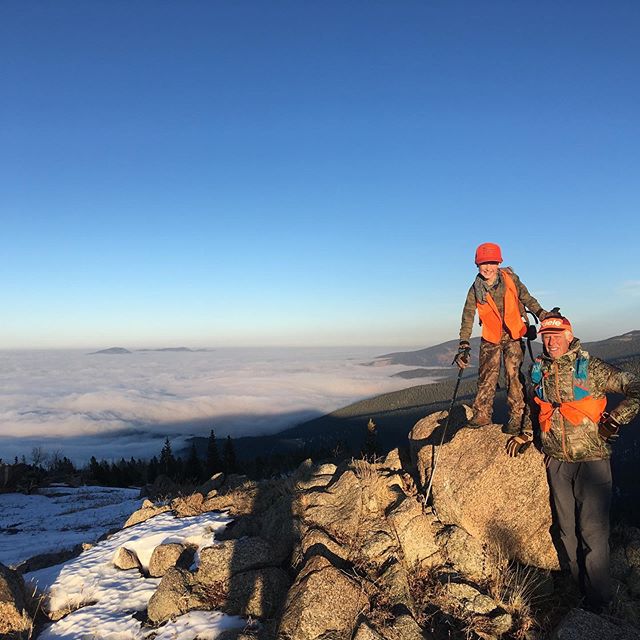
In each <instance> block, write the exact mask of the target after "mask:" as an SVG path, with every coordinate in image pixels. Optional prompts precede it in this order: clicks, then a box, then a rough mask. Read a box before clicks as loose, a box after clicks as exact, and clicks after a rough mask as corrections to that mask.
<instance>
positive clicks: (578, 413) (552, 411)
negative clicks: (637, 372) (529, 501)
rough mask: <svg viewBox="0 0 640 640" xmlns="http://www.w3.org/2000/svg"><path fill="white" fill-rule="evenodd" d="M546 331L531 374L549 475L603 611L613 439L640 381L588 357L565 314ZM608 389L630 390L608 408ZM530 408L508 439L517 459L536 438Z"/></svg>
mask: <svg viewBox="0 0 640 640" xmlns="http://www.w3.org/2000/svg"><path fill="white" fill-rule="evenodd" d="M540 334H541V335H542V342H543V344H544V351H543V354H542V356H540V357H539V358H537V359H536V362H535V363H534V365H533V367H532V368H531V374H530V375H531V383H532V385H533V402H534V403H535V405H532V406H533V407H535V406H537V408H538V410H539V418H538V422H539V424H540V432H541V433H540V439H541V443H542V451H543V452H544V454H545V455H546V456H547V479H548V482H549V488H550V491H551V496H552V499H553V504H554V507H555V511H556V518H557V525H558V528H559V532H560V539H561V541H562V545H563V546H564V549H565V552H566V554H567V557H568V561H569V568H570V570H571V575H572V577H573V579H574V580H575V581H576V582H577V583H578V584H579V586H580V588H581V590H582V591H583V593H584V594H585V596H586V598H587V603H588V604H589V605H590V607H591V608H592V609H594V610H596V611H600V610H602V609H603V608H606V606H607V605H608V603H609V602H610V600H611V581H610V577H609V504H610V502H611V464H610V462H609V458H610V457H611V443H612V442H614V441H615V439H616V438H617V437H618V430H619V428H620V425H623V424H627V423H628V422H630V421H631V420H633V418H635V416H636V415H637V414H638V412H639V411H640V379H638V378H637V377H636V376H634V375H633V374H631V373H628V372H626V371H621V370H620V369H618V368H617V367H614V366H612V365H610V364H607V363H606V362H603V361H602V360H600V359H599V358H595V357H591V356H589V354H588V353H587V352H586V351H583V350H582V348H581V346H580V341H579V340H578V339H577V338H574V337H573V330H572V328H571V323H570V322H569V320H567V318H565V317H563V316H561V315H560V314H559V313H553V314H552V313H551V312H549V314H548V315H547V317H546V318H545V319H544V320H543V321H542V324H541V325H540ZM607 393H617V394H622V395H624V396H625V399H623V400H622V402H620V403H619V404H618V405H617V406H616V407H615V408H614V409H612V410H611V412H610V413H606V412H605V407H606V405H607V396H606V394H607ZM528 414H529V410H528V411H527V416H525V425H526V428H525V429H523V431H522V433H521V434H520V435H517V436H513V437H512V438H509V440H508V442H507V446H506V448H507V453H508V454H509V455H510V456H512V457H515V456H517V455H518V454H520V453H522V452H523V451H524V450H525V449H526V448H527V447H528V446H529V444H530V443H531V442H532V440H533V434H532V428H531V423H530V420H529V415H528Z"/></svg>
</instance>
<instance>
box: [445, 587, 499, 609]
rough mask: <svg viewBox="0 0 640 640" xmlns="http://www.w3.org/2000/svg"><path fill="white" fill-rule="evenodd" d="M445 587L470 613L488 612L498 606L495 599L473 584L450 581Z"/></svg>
mask: <svg viewBox="0 0 640 640" xmlns="http://www.w3.org/2000/svg"><path fill="white" fill-rule="evenodd" d="M444 588H445V591H446V592H447V593H448V595H449V596H450V597H452V598H454V599H455V600H456V601H457V602H458V603H459V604H460V606H461V607H462V608H463V609H464V610H465V611H469V612H470V613H480V614H487V613H491V612H492V611H494V610H495V609H496V608H497V607H498V604H497V603H496V602H495V600H493V599H492V598H490V597H489V596H485V595H483V594H482V593H480V592H479V591H478V590H477V589H476V588H474V587H472V586H471V585H468V584H461V583H456V582H449V583H448V584H446V585H445V587H444Z"/></svg>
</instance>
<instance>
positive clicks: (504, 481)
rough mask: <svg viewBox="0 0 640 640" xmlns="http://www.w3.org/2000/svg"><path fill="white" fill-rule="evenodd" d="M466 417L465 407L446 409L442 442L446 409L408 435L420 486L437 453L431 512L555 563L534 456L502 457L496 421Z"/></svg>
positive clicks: (516, 553)
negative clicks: (476, 424)
mask: <svg viewBox="0 0 640 640" xmlns="http://www.w3.org/2000/svg"><path fill="white" fill-rule="evenodd" d="M465 411H466V415H465ZM468 415H469V411H468V408H465V409H464V410H463V409H462V408H460V407H458V408H457V410H455V412H454V413H452V416H451V421H450V424H449V427H448V429H447V433H446V437H445V439H444V443H443V444H442V446H440V442H441V439H442V431H443V425H444V422H445V420H446V416H447V412H446V411H440V412H438V413H434V414H431V415H430V416H427V417H426V418H423V419H422V420H420V421H419V422H418V423H416V425H415V426H414V427H413V429H412V431H411V433H410V436H409V438H410V450H411V455H412V461H413V463H414V464H415V465H416V466H417V469H418V471H419V473H420V476H421V482H422V484H423V488H424V486H426V484H427V483H428V480H429V477H430V473H431V469H432V466H433V464H434V460H435V456H436V455H438V463H437V464H438V466H437V470H436V473H435V475H434V477H433V485H432V498H433V505H434V508H435V511H436V513H437V515H438V518H439V519H440V520H441V521H442V522H444V523H450V524H456V525H458V526H460V527H462V528H463V529H464V530H465V531H467V532H468V533H470V534H471V535H472V536H473V537H475V538H477V539H478V540H480V541H481V542H482V543H483V544H486V545H487V546H488V547H495V546H497V547H500V549H501V551H502V552H504V553H505V554H506V555H507V556H508V557H509V558H511V559H514V560H517V561H518V562H521V563H523V564H527V565H533V566H536V567H540V568H542V569H557V568H558V555H557V552H556V548H555V547H554V544H553V541H552V539H551V533H550V530H551V507H550V498H549V487H548V484H547V477H546V471H545V465H544V458H543V456H542V454H541V453H540V452H539V451H538V450H537V449H535V447H533V446H531V447H529V449H528V450H527V451H526V453H525V454H524V455H521V456H519V457H518V458H515V459H514V458H510V457H509V456H508V455H507V453H506V452H505V448H504V447H505V444H506V442H507V439H508V438H509V436H507V435H504V434H503V433H502V432H501V427H500V425H496V424H493V425H488V426H486V427H482V428H480V429H469V428H466V427H465V424H466V419H467V417H468Z"/></svg>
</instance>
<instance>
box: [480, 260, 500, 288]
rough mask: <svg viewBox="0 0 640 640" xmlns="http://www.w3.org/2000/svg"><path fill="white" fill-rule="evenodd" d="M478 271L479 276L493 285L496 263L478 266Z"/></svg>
mask: <svg viewBox="0 0 640 640" xmlns="http://www.w3.org/2000/svg"><path fill="white" fill-rule="evenodd" d="M478 271H479V272H480V275H481V276H482V277H483V278H484V279H485V280H486V281H487V282H489V283H493V281H494V280H495V279H496V276H497V275H498V263H497V262H483V263H482V264H479V265H478Z"/></svg>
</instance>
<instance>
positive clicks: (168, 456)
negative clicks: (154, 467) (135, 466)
mask: <svg viewBox="0 0 640 640" xmlns="http://www.w3.org/2000/svg"><path fill="white" fill-rule="evenodd" d="M158 467H159V469H158V470H159V472H160V473H163V474H164V475H166V476H169V478H173V476H175V473H176V459H175V458H174V457H173V453H172V452H171V443H170V442H169V438H168V437H167V438H165V441H164V446H163V447H162V451H161V452H160V462H159V464H158Z"/></svg>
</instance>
